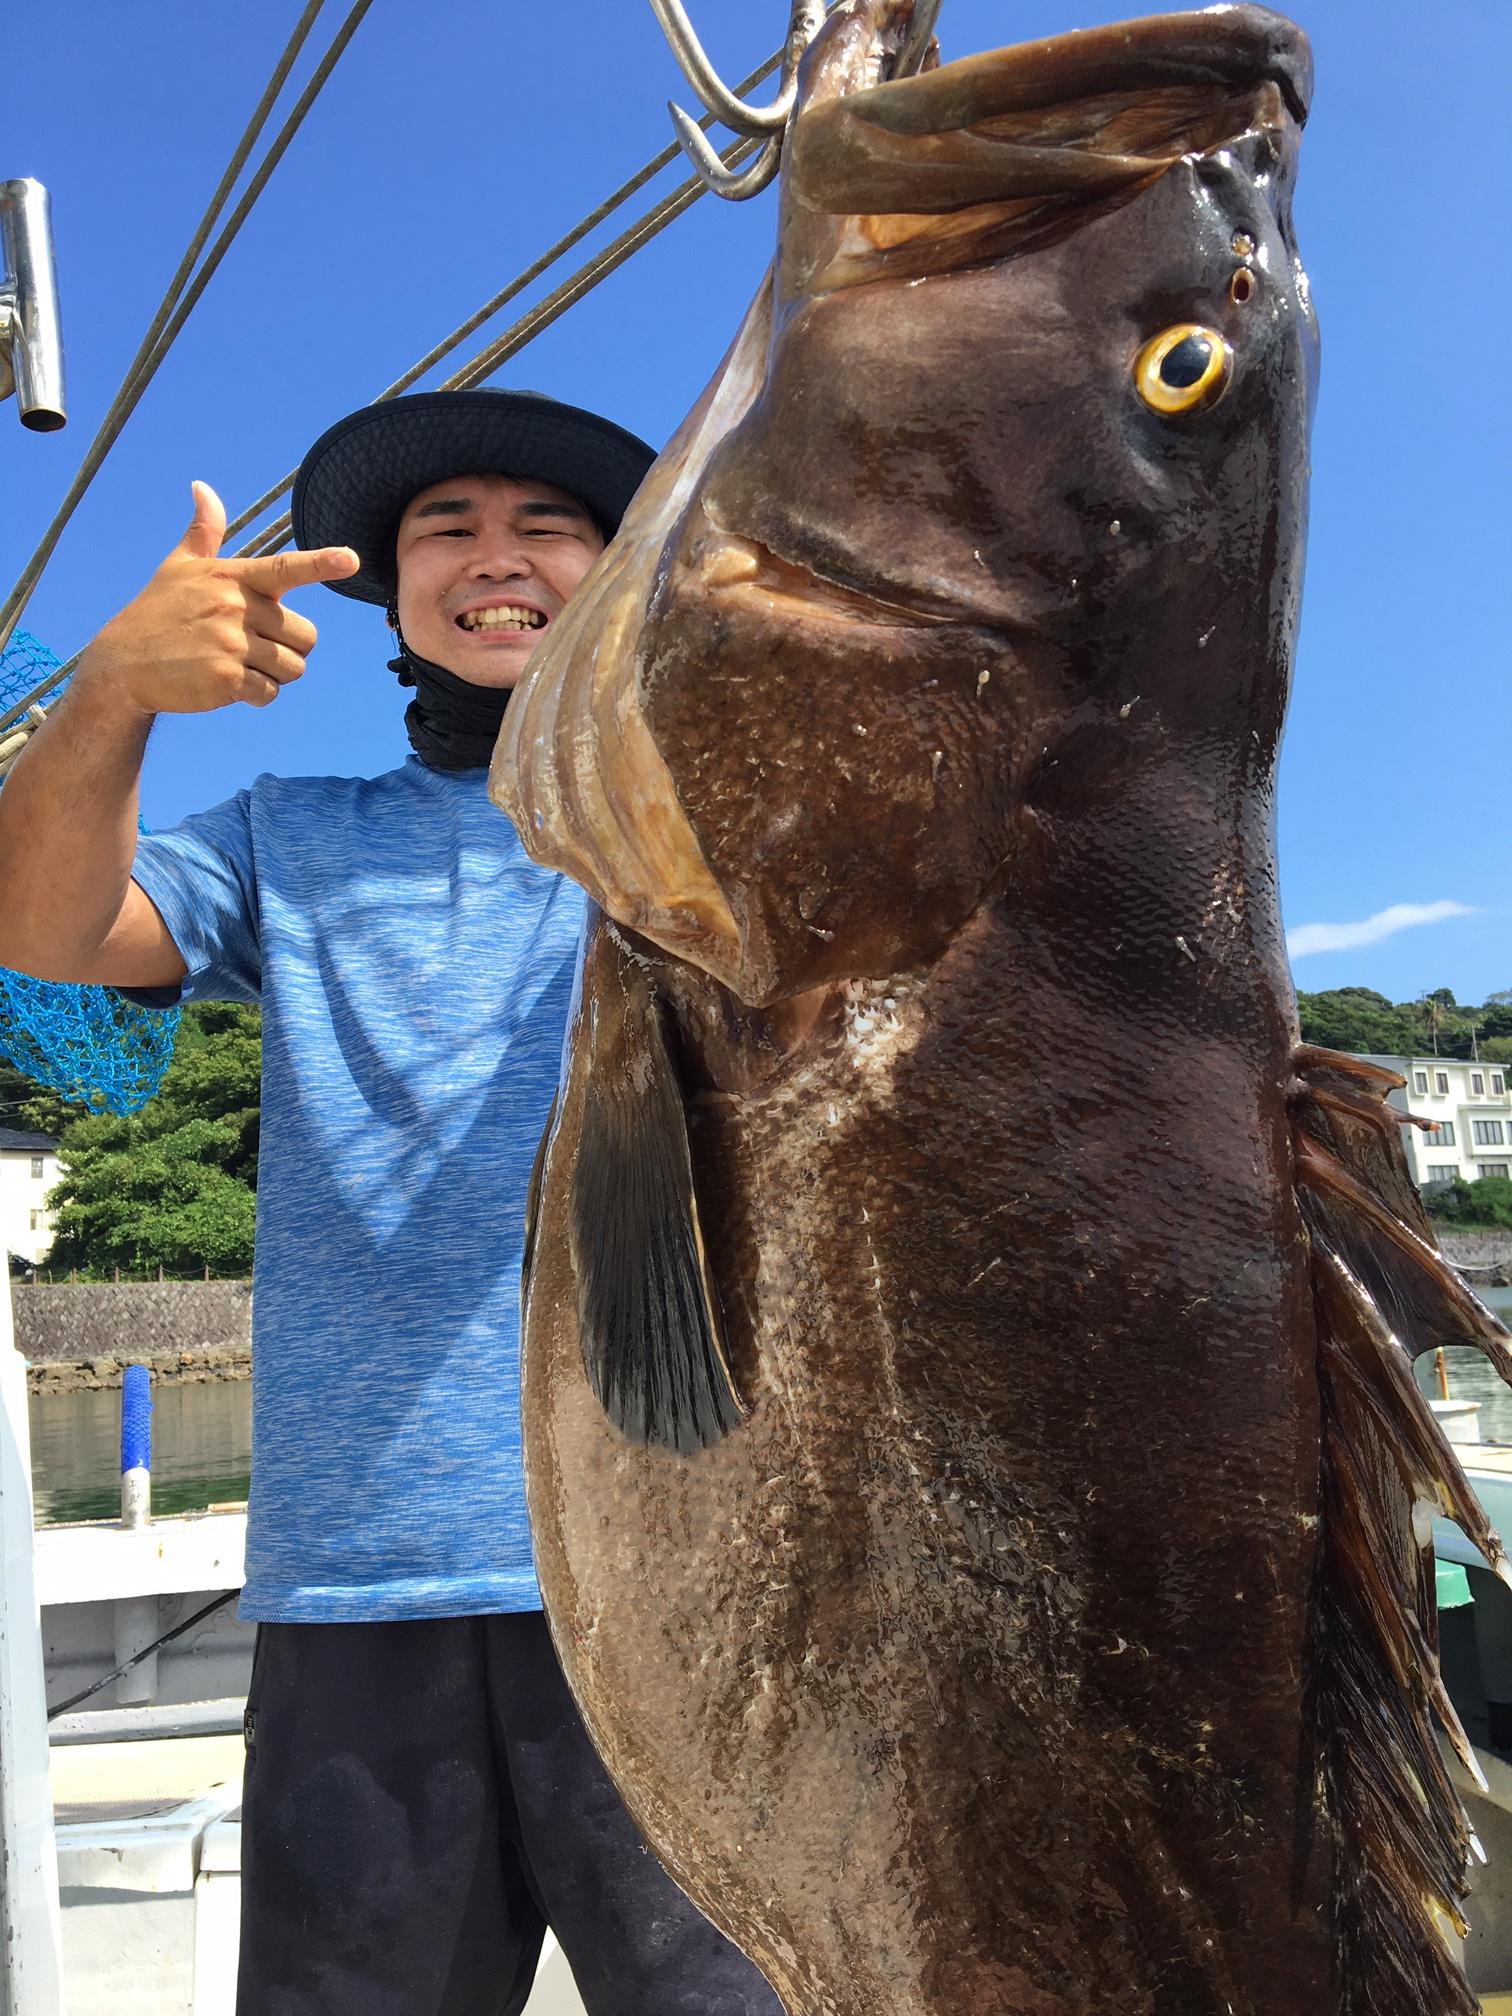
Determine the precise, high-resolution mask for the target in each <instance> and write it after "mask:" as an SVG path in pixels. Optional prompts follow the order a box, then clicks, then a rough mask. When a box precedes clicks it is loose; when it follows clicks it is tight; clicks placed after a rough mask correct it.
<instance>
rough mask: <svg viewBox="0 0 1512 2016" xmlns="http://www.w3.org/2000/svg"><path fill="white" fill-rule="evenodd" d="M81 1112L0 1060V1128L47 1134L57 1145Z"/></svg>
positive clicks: (24, 1132)
mask: <svg viewBox="0 0 1512 2016" xmlns="http://www.w3.org/2000/svg"><path fill="white" fill-rule="evenodd" d="M83 1110H84V1109H83V1107H82V1106H70V1105H69V1104H68V1103H67V1101H66V1100H63V1099H60V1098H59V1097H58V1095H57V1093H56V1092H49V1091H48V1089H47V1087H46V1086H45V1085H38V1084H36V1083H34V1081H33V1080H32V1079H30V1078H28V1077H27V1075H26V1073H25V1072H24V1071H18V1070H17V1069H16V1067H15V1065H14V1064H12V1063H11V1062H10V1061H9V1059H8V1058H6V1057H4V1056H0V1127H15V1128H19V1129H20V1131H21V1132H22V1133H23V1134H49V1135H51V1136H52V1138H53V1140H54V1141H56V1140H57V1139H58V1137H59V1135H60V1134H61V1133H62V1132H63V1129H64V1128H65V1127H66V1126H67V1125H68V1123H69V1121H70V1120H72V1119H75V1118H76V1117H77V1116H78V1115H79V1114H80V1113H82V1112H83Z"/></svg>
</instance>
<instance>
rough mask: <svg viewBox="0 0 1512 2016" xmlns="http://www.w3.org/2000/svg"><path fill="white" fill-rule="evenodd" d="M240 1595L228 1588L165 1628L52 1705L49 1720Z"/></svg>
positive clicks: (98, 1690) (106, 1685)
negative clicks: (135, 1650) (199, 1608)
mask: <svg viewBox="0 0 1512 2016" xmlns="http://www.w3.org/2000/svg"><path fill="white" fill-rule="evenodd" d="M236 1594H237V1591H236V1590H235V1589H227V1590H226V1591H225V1593H224V1594H223V1595H220V1596H217V1597H216V1598H215V1600H214V1602H213V1603H207V1604H206V1605H205V1606H204V1608H203V1609H202V1610H196V1611H195V1613H194V1615H193V1616H192V1617H186V1618H185V1619H184V1621H183V1623H182V1624H175V1625H174V1627H173V1629H172V1630H171V1631H165V1632H164V1633H163V1635H162V1637H161V1638H154V1639H153V1641H152V1643H151V1644H150V1645H144V1646H143V1647H142V1649H141V1651H140V1652H133V1653H132V1655H131V1657H130V1658H129V1659H123V1660H122V1661H121V1663H120V1665H119V1666H113V1667H112V1668H111V1670H110V1671H109V1672H108V1673H103V1674H101V1676H100V1678H99V1679H98V1680H91V1681H90V1683H89V1685H88V1686H87V1687H85V1688H84V1689H83V1690H82V1691H81V1692H79V1693H78V1694H70V1695H69V1697H68V1699H67V1700H66V1701H60V1702H59V1703H58V1705H57V1706H56V1707H55V1708H49V1709H48V1711H47V1719H48V1721H49V1722H56V1721H57V1719H58V1717H59V1716H60V1715H66V1714H67V1713H68V1711H69V1709H70V1708H77V1707H78V1705H79V1703H80V1702H81V1701H87V1700H88V1699H89V1697H90V1695H91V1694H98V1693H99V1692H100V1690H101V1689H102V1688H104V1687H108V1686H109V1685H110V1684H111V1682H112V1681H113V1680H122V1679H124V1678H125V1677H126V1675H127V1674H128V1673H129V1672H130V1671H131V1669H132V1667H133V1666H140V1665H141V1663H142V1661H143V1660H144V1659H150V1658H151V1657H152V1654H153V1653H154V1652H158V1651H161V1649H162V1647H163V1646H165V1645H171V1644H172V1643H173V1641H174V1639H175V1638H182V1637H183V1635H184V1633H185V1632H186V1631H192V1630H193V1629H194V1627H195V1625H196V1624H200V1623H203V1621H204V1620H205V1618H207V1617H208V1616H210V1614H211V1613H212V1611H215V1610H223V1609H224V1608H225V1606H226V1605H227V1604H228V1603H229V1602H231V1601H232V1599H233V1598H234V1597H235V1596H236Z"/></svg>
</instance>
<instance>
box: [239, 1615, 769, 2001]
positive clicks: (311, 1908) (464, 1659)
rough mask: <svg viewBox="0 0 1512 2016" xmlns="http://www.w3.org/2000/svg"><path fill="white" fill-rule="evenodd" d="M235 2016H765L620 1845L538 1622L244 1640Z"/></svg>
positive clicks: (465, 1622) (708, 1936)
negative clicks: (576, 2004)
mask: <svg viewBox="0 0 1512 2016" xmlns="http://www.w3.org/2000/svg"><path fill="white" fill-rule="evenodd" d="M247 1726H248V1748H247V1774H246V1790H245V1795H244V1799H243V1806H242V1935H241V1969H240V1975H239V1978H238V1983H237V2004H236V2006H237V2016H516V2012H518V2011H519V2010H521V2009H522V2008H523V2007H524V2006H525V2002H526V1999H527V1998H528V1996H529V1993H530V1985H531V1981H532V1979H533V1977H534V1975H535V1968H536V1960H537V1957H538V1956H539V1953H540V1950H541V1940H542V1937H543V1936H544V1932H545V1928H546V1927H547V1926H548V1925H550V1926H551V1928H552V1930H553V1931H554V1932H555V1933H556V1936H557V1939H558V1940H559V1942H560V1944H561V1946H562V1950H563V1952H564V1953H565V1954H566V1956H567V1959H568V1961H569V1963H570V1964H571V1967H572V1971H573V1974H574V1975H575V1976H576V1979H577V1984H578V1992H579V1993H580V1994H581V1996H582V1998H583V2003H584V2006H585V2007H586V2009H587V2010H588V2012H589V2016H782V2005H781V2004H780V2002H779V2001H778V2000H777V1998H776V1996H775V1995H774V1994H773V1992H772V1990H771V1988H770V1987H768V1985H767V1983H766V1981H765V1980H764V1979H763V1978H762V1976H761V1975H760V1974H759V1973H758V1972H757V1970H756V1969H755V1968H754V1967H753V1966H752V1965H751V1963H750V1962H749V1961H748V1960H747V1959H745V1958H744V1956H743V1955H742V1954H741V1953H739V1952H738V1951H737V1950H736V1948H735V1947H733V1946H732V1945H730V1943H729V1942H728V1940H726V1939H724V1938H723V1937H722V1936H721V1935H720V1934H719V1933H718V1932H716V1931H715V1930H714V1928H713V1926H712V1925H710V1924H709V1922H708V1921H707V1919H705V1918H704V1917H703V1916H702V1915H701V1914H700V1913H699V1912H698V1911H696V1910H695V1909H694V1907H693V1906H692V1905H691V1904H690V1903H689V1902H688V1900H687V1899H686V1898H685V1897H684V1896H683V1894H682V1892H681V1891H680V1890H679V1889H678V1888H677V1886H676V1885H675V1884H674V1883H673V1882H672V1880H671V1878H670V1877H668V1876H667V1875H666V1874H665V1873H664V1872H663V1870H662V1868H661V1866H660V1865H659V1863H658V1862H657V1861H656V1860H655V1858H654V1857H653V1856H652V1855H651V1854H650V1852H649V1851H648V1850H647V1849H646V1847H645V1846H644V1845H643V1843H642V1841H641V1838H640V1836H639V1834H638V1833H637V1832H636V1829H635V1825H634V1823H633V1822H632V1820H631V1819H630V1816H629V1814H628V1813H627V1812H626V1811H625V1808H624V1805H623V1804H622V1802H621V1800H620V1797H619V1795H618V1793H617V1792H616V1791H615V1790H614V1787H613V1786H612V1785H611V1784H610V1782H609V1779H608V1777H607V1775H606V1774H605V1771H604V1768H603V1766H602V1765H601V1764H600V1763H599V1761H598V1758H597V1756H596V1755H595V1753H594V1750H593V1747H592V1745H591V1744H590V1743H589V1740H588V1735H587V1732H586V1730H585V1729H584V1728H583V1724H582V1722H581V1720H580V1719H579V1716H578V1713H577V1709H576V1707H575V1706H574V1705H573V1701H572V1697H571V1695H570V1694H569V1693H568V1690H567V1684H566V1682H565V1681H564V1679H563V1678H562V1672H561V1668H560V1667H559V1666H558V1664H557V1661H556V1656H555V1654H554V1652H553V1651H552V1648H551V1641H550V1639H549V1637H548V1636H547V1631H546V1625H545V1621H544V1619H543V1618H542V1617H541V1616H540V1615H539V1614H534V1613H532V1614H527V1615H522V1616H499V1617H455V1618H439V1619H436V1620H434V1621H430V1622H425V1623H407V1624H265V1625H263V1626H262V1627H261V1629H260V1630H259V1632H258V1634H257V1654H256V1658H255V1661H254V1665H253V1672H252V1688H251V1693H250V1695H249V1698H248V1702H247Z"/></svg>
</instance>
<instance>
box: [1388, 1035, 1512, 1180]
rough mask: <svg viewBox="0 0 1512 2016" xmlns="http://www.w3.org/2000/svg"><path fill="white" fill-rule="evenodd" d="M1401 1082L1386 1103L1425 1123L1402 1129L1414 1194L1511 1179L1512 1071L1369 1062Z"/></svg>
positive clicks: (1398, 1060)
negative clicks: (1458, 1180)
mask: <svg viewBox="0 0 1512 2016" xmlns="http://www.w3.org/2000/svg"><path fill="white" fill-rule="evenodd" d="M1368 1061H1369V1062H1370V1063H1372V1064H1384V1065H1385V1067H1386V1068H1387V1070H1388V1071H1395V1072H1396V1073H1397V1074H1398V1076H1399V1077H1402V1078H1405V1079H1406V1080H1407V1085H1406V1089H1405V1090H1404V1091H1401V1092H1393V1093H1392V1095H1391V1103H1392V1105H1393V1106H1397V1107H1400V1108H1401V1109H1402V1110H1403V1111H1404V1112H1407V1113H1414V1114H1418V1115H1420V1116H1421V1117H1422V1118H1423V1119H1425V1120H1431V1121H1432V1122H1433V1125H1432V1127H1431V1128H1428V1129H1426V1130H1425V1129H1423V1128H1421V1127H1404V1128H1403V1129H1402V1143H1403V1146H1404V1147H1405V1148H1406V1150H1407V1161H1408V1166H1409V1167H1410V1168H1411V1170H1412V1179H1413V1181H1414V1182H1415V1183H1416V1184H1417V1185H1418V1187H1419V1189H1422V1188H1424V1187H1425V1186H1426V1185H1428V1184H1430V1183H1448V1182H1450V1181H1452V1179H1453V1178H1454V1177H1456V1176H1463V1177H1464V1179H1465V1181H1466V1182H1467V1183H1473V1182H1474V1181H1475V1179H1476V1178H1477V1177H1478V1176H1512V1092H1509V1090H1508V1086H1509V1084H1512V1066H1508V1065H1505V1064H1482V1063H1475V1062H1467V1061H1466V1060H1464V1059H1462V1058H1459V1057H1375V1056H1373V1057H1371V1058H1369V1059H1368Z"/></svg>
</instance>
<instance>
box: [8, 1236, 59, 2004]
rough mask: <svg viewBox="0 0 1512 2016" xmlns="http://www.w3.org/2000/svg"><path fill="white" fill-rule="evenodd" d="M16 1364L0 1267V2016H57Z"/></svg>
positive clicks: (54, 1887) (42, 1717)
mask: <svg viewBox="0 0 1512 2016" xmlns="http://www.w3.org/2000/svg"><path fill="white" fill-rule="evenodd" d="M32 1532H33V1519H32V1491H31V1433H30V1429H29V1426H28V1423H27V1414H26V1366H25V1364H24V1363H23V1361H22V1359H21V1356H20V1353H19V1352H18V1351H17V1350H16V1348H15V1330H14V1327H13V1324H12V1319H11V1288H10V1274H9V1271H8V1269H6V1268H4V1267H0V2016H63V1969H62V1960H61V1953H60V1930H59V1923H58V1851H57V1844H56V1842H55V1840H54V1838H53V1809H52V1787H51V1785H50V1783H49V1782H48V1776H47V1698H46V1694H45V1692H44V1690H43V1681H42V1624H41V1616H40V1613H39V1611H38V1608H37V1586H36V1579H35V1576H34V1574H33V1569H32Z"/></svg>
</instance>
